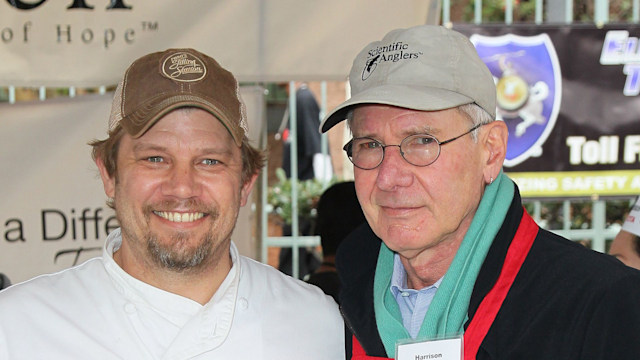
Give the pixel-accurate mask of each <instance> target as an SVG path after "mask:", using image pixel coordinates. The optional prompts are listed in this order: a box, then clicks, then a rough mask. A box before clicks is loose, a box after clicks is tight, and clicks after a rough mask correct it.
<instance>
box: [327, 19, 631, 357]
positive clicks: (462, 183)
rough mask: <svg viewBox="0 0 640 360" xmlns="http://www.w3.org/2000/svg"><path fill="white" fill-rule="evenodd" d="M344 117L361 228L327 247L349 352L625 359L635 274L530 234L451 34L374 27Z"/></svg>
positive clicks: (480, 76)
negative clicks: (382, 31)
mask: <svg viewBox="0 0 640 360" xmlns="http://www.w3.org/2000/svg"><path fill="white" fill-rule="evenodd" d="M349 81H350V85H351V91H352V97H351V98H350V99H348V100H347V101H345V102H344V103H343V104H341V105H339V106H338V107H337V108H336V109H334V110H333V111H332V112H331V113H329V114H328V116H327V117H326V118H325V120H324V121H323V123H322V124H321V131H327V130H329V129H330V128H331V127H332V126H334V125H335V124H336V123H338V122H340V121H342V120H344V119H347V121H348V125H349V128H350V130H351V132H352V135H353V139H352V140H351V141H349V142H348V143H347V145H345V147H344V150H345V151H346V153H347V156H348V157H349V159H350V160H351V162H352V163H353V165H354V166H355V169H354V175H355V186H356V192H357V195H358V200H359V202H360V204H361V206H362V209H363V211H364V214H365V217H366V219H367V222H368V224H365V226H362V227H360V228H359V229H357V230H355V232H353V233H352V234H351V235H350V237H349V238H348V239H347V240H345V242H344V243H343V244H342V245H341V247H340V249H339V250H338V254H337V266H338V273H339V274H340V276H341V280H342V283H343V289H342V292H341V294H340V301H341V308H342V309H341V310H342V314H343V317H344V318H345V322H346V324H347V328H348V330H350V333H351V334H349V338H351V339H352V344H348V345H347V351H348V352H349V353H351V354H352V355H349V357H350V356H353V357H352V358H353V359H368V358H396V359H436V358H438V359H461V358H464V359H518V360H522V359H576V360H577V359H638V358H640V341H638V330H637V329H638V325H640V307H638V306H637V305H638V304H639V303H640V275H639V273H637V272H634V271H632V270H631V269H628V268H626V267H624V266H623V265H622V264H620V263H619V262H616V261H614V259H612V258H611V257H608V256H605V255H603V254H600V253H596V252H594V251H591V250H588V249H586V248H584V247H582V246H580V245H578V244H575V243H573V242H571V241H569V240H567V239H564V238H562V237H559V236H557V235H554V234H552V233H550V232H548V231H545V230H543V229H540V228H539V227H538V225H536V223H535V222H534V221H533V220H532V219H531V217H530V216H529V215H528V214H527V213H526V211H524V209H523V207H522V202H521V199H520V195H519V193H518V188H517V186H516V185H515V184H514V183H513V181H511V180H510V179H509V178H508V177H507V176H506V175H505V174H504V173H503V172H502V164H503V161H504V159H505V153H506V147H507V137H508V129H507V126H506V125H505V123H504V122H502V121H496V120H495V117H496V116H495V115H496V88H495V83H494V79H493V77H492V75H491V73H490V71H489V70H488V68H487V67H486V65H485V64H484V63H483V62H482V60H481V59H480V58H479V57H478V55H477V53H476V51H475V49H474V47H473V45H472V44H471V43H470V42H469V41H468V39H467V38H466V37H464V36H463V35H461V34H459V33H457V32H454V31H451V30H448V29H446V28H443V27H438V26H418V27H413V28H409V29H398V30H394V31H391V32H390V33H388V34H387V35H386V36H385V37H384V38H383V39H382V40H381V41H376V42H373V43H371V44H369V45H367V46H366V47H365V48H364V49H363V50H362V51H361V52H360V53H359V54H358V56H357V57H356V59H355V60H354V62H353V67H352V69H351V73H350V77H349Z"/></svg>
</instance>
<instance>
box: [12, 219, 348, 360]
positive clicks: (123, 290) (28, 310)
mask: <svg viewBox="0 0 640 360" xmlns="http://www.w3.org/2000/svg"><path fill="white" fill-rule="evenodd" d="M121 242H122V238H121V234H120V229H117V230H115V231H114V232H112V233H111V234H109V237H108V238H107V240H106V242H105V247H104V250H103V255H102V257H98V258H94V259H91V260H88V261H87V262H85V263H83V264H82V265H78V266H76V267H73V268H70V269H67V270H64V271H61V272H58V273H55V274H49V275H42V276H39V277H36V278H34V279H31V280H29V281H26V282H24V283H21V284H17V285H14V286H12V287H10V288H8V289H5V290H3V291H2V292H0V359H2V360H4V359H29V360H33V359H136V360H137V359H246V360H258V359H278V360H281V359H296V360H299V359H344V333H343V322H342V318H341V316H340V313H339V311H338V307H337V305H336V304H335V302H334V301H333V300H332V299H331V298H330V297H328V296H326V295H324V294H323V293H322V291H321V290H320V289H318V288H316V287H314V286H311V285H308V284H306V283H304V282H302V281H299V280H297V279H293V278H291V277H289V276H286V275H284V274H282V273H281V272H279V271H278V270H276V269H274V268H272V267H270V266H268V265H264V264H261V263H259V262H256V261H254V260H252V259H249V258H247V257H244V256H241V255H239V254H238V250H237V248H236V247H235V245H234V244H233V243H232V244H231V258H232V260H233V266H232V268H231V271H230V272H229V274H228V275H227V277H226V278H225V280H224V282H223V283H222V284H221V286H220V288H219V289H218V291H217V292H216V293H215V295H214V296H213V297H212V299H211V300H210V301H209V302H208V303H207V304H205V305H201V304H199V303H197V302H195V301H193V300H191V299H188V298H185V297H182V296H179V295H176V294H173V293H169V292H166V291H164V290H161V289H158V288H155V287H153V286H151V285H149V284H146V283H144V282H142V281H140V280H138V279H136V278H133V277H132V276H130V275H129V274H127V273H126V272H125V271H124V270H122V268H120V267H119V266H118V265H117V264H116V262H115V261H114V260H113V252H114V251H115V250H117V249H118V248H119V247H120V244H121Z"/></svg>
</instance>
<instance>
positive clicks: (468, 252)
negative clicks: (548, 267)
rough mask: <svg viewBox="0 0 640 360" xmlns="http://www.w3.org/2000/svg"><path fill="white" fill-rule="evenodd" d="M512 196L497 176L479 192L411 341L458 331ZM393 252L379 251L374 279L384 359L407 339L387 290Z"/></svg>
mask: <svg viewBox="0 0 640 360" xmlns="http://www.w3.org/2000/svg"><path fill="white" fill-rule="evenodd" d="M513 194H514V184H513V182H512V181H511V179H509V178H508V177H507V176H506V175H504V174H503V173H502V171H501V172H500V174H499V175H498V177H497V178H496V180H495V181H494V182H493V183H492V184H490V185H488V186H487V187H486V188H485V192H484V195H483V196H482V200H481V201H480V205H479V206H478V210H477V211H476V214H475V216H474V217H473V221H472V222H471V225H470V226H469V230H468V231H467V233H466V235H465V236H464V239H463V240H462V243H461V244H460V248H459V249H458V251H457V253H456V256H455V257H454V259H453V262H452V263H451V266H450V267H449V269H448V270H447V273H446V274H445V275H444V278H443V279H442V283H441V284H440V287H439V288H438V291H437V292H436V294H435V296H434V298H433V301H432V302H431V305H430V306H429V309H428V310H427V314H426V315H425V317H424V320H423V322H422V327H421V328H420V332H419V333H418V336H417V337H416V339H437V338H444V337H448V336H452V335H458V334H462V333H463V332H464V323H465V322H466V321H467V311H468V308H469V300H470V298H471V292H472V290H473V286H474V284H475V282H476V278H477V277H478V272H480V267H481V266H482V263H483V262H484V259H485V257H486V256H487V252H488V251H489V247H490V246H491V243H492V242H493V239H494V238H495V236H496V234H497V233H498V230H500V227H501V226H502V223H503V221H504V218H505V216H506V214H507V210H508V209H509V206H510V205H511V200H512V199H513ZM393 257H394V253H393V251H391V250H390V249H389V248H388V247H387V246H386V245H385V244H384V243H382V245H381V246H380V254H379V255H378V263H377V266H376V274H375V280H374V290H373V303H374V309H375V314H376V322H377V324H378V332H379V333H380V338H381V339H382V342H383V344H384V347H385V349H386V351H387V355H388V356H389V355H395V349H396V342H397V341H398V340H403V339H410V338H411V337H410V335H409V333H408V332H407V330H406V329H405V327H404V325H403V324H402V315H401V314H400V309H399V308H398V303H397V302H396V300H395V298H394V297H393V294H392V293H391V290H390V284H391V275H392V273H393Z"/></svg>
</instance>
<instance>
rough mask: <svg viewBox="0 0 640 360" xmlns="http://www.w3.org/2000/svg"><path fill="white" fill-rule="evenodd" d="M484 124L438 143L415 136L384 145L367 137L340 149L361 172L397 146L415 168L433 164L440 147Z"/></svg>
mask: <svg viewBox="0 0 640 360" xmlns="http://www.w3.org/2000/svg"><path fill="white" fill-rule="evenodd" d="M482 125H484V124H478V125H476V126H474V127H472V128H471V129H469V130H468V131H467V132H465V133H463V134H460V135H458V136H456V137H453V138H451V139H448V140H444V141H439V140H438V139H436V138H435V137H434V136H433V135H429V134H416V135H410V136H407V137H406V138H404V140H402V142H400V144H399V145H384V144H382V143H381V142H380V141H378V140H376V139H373V138H369V137H358V138H353V139H351V141H349V142H348V143H347V144H346V145H345V146H344V147H343V148H342V149H343V150H344V151H346V153H347V157H349V160H351V162H352V163H353V165H355V166H356V167H358V168H360V169H363V170H372V169H375V168H377V167H378V166H380V164H382V160H384V150H385V149H386V148H388V147H389V146H397V147H398V148H399V149H400V154H401V155H402V158H403V159H405V160H406V161H407V162H408V163H409V164H411V165H415V166H428V165H431V164H433V163H434V162H435V161H436V160H438V157H439V156H440V147H441V146H442V145H446V144H448V143H450V142H452V141H454V140H457V139H459V138H461V137H463V136H465V135H467V134H469V133H471V132H472V131H474V130H475V129H477V128H479V127H480V126H482Z"/></svg>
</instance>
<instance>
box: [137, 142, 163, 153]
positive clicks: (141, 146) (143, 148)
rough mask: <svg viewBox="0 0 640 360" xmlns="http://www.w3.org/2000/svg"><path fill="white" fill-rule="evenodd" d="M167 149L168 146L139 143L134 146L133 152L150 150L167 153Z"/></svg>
mask: <svg viewBox="0 0 640 360" xmlns="http://www.w3.org/2000/svg"><path fill="white" fill-rule="evenodd" d="M166 149H167V147H166V146H162V145H158V144H150V143H144V142H138V143H136V144H135V145H133V151H148V150H155V151H165V150H166Z"/></svg>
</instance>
